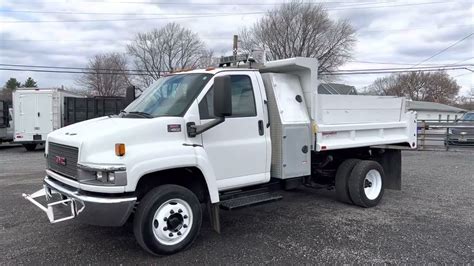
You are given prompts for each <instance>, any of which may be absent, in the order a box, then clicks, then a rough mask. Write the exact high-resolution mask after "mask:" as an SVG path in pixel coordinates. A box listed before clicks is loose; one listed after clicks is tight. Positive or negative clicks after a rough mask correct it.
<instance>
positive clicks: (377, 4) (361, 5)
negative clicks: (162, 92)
mask: <svg viewBox="0 0 474 266" xmlns="http://www.w3.org/2000/svg"><path fill="white" fill-rule="evenodd" d="M83 2H84V1H83ZM92 2H93V3H98V2H96V1H92ZM104 3H105V2H104ZM113 3H115V2H113ZM133 3H136V2H133ZM341 3H343V4H344V3H345V4H344V5H341V6H339V7H328V8H326V9H327V10H342V9H346V8H347V7H354V6H356V7H357V8H382V7H384V8H385V7H398V6H411V5H426V4H446V3H447V2H427V3H414V4H398V5H389V6H383V5H382V6H381V4H386V3H393V1H382V2H375V1H372V2H360V3H354V2H307V3H303V4H316V5H319V4H341ZM164 4H167V5H186V6H189V5H191V6H192V5H216V6H226V5H228V6H239V5H249V6H268V5H279V4H284V3H278V4H268V3H246V4H245V3H244V4H233V3H220V4H213V3H164ZM365 5H368V6H365ZM0 12H2V13H30V14H68V15H122V16H149V15H152V16H153V15H165V14H164V13H122V12H76V11H57V10H54V11H52V10H11V9H7V10H0ZM168 15H194V14H169V13H168Z"/></svg>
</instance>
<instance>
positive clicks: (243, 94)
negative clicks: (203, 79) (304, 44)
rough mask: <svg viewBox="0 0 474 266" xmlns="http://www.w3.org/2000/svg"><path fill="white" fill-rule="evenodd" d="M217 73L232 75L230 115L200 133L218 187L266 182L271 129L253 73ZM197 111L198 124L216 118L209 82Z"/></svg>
mask: <svg viewBox="0 0 474 266" xmlns="http://www.w3.org/2000/svg"><path fill="white" fill-rule="evenodd" d="M244 73H245V74H244ZM218 75H229V76H230V77H231V84H232V85H231V86H232V88H231V90H232V116H229V117H226V118H225V121H224V122H223V123H221V124H219V125H217V126H216V127H214V128H211V129H210V130H208V131H206V132H204V133H202V143H203V148H204V150H205V152H206V154H207V156H208V159H209V161H210V163H211V165H212V167H213V170H214V173H215V176H216V179H217V180H216V181H217V186H218V189H219V190H227V189H232V188H237V187H241V186H249V185H253V184H259V183H264V182H268V181H269V180H270V173H269V167H267V163H269V158H267V156H270V153H269V151H268V152H267V149H269V147H270V131H269V130H268V129H267V128H266V127H265V125H266V123H267V121H265V118H264V109H263V108H264V106H263V99H262V94H261V92H260V87H259V84H258V82H257V79H256V77H255V74H254V73H248V72H239V71H234V72H230V71H229V72H227V71H226V72H223V73H219V74H218ZM262 89H263V88H262ZM199 115H200V119H201V124H204V123H207V122H209V121H211V120H212V119H214V118H215V117H214V115H213V87H212V86H211V87H210V88H209V90H208V91H207V93H206V94H205V96H204V97H203V98H202V99H201V101H200V102H199Z"/></svg>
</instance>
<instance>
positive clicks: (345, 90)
mask: <svg viewBox="0 0 474 266" xmlns="http://www.w3.org/2000/svg"><path fill="white" fill-rule="evenodd" d="M318 93H319V94H341V95H357V90H356V88H355V87H354V86H349V85H345V84H337V83H321V84H319V86H318Z"/></svg>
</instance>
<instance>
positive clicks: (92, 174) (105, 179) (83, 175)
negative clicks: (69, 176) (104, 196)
mask: <svg viewBox="0 0 474 266" xmlns="http://www.w3.org/2000/svg"><path fill="white" fill-rule="evenodd" d="M77 166H78V168H77V177H78V178H77V180H78V181H79V182H81V183H87V184H91V185H115V186H125V185H127V171H126V169H125V167H124V166H120V167H117V166H105V165H101V166H99V165H94V166H91V165H82V164H77Z"/></svg>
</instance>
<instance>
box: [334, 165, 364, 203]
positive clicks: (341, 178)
mask: <svg viewBox="0 0 474 266" xmlns="http://www.w3.org/2000/svg"><path fill="white" fill-rule="evenodd" d="M359 162H360V160H359V159H347V160H345V161H344V162H342V163H341V164H340V165H339V167H338V168H337V172H336V180H335V181H336V182H335V187H336V198H337V200H338V201H341V202H344V203H349V204H352V203H353V202H352V200H351V196H350V195H349V177H350V176H351V172H352V169H354V167H355V166H356V164H357V163H359Z"/></svg>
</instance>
